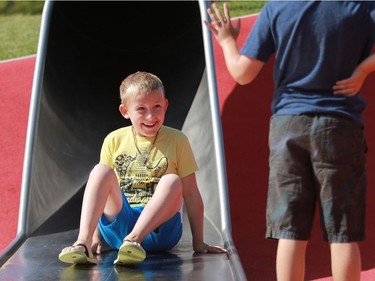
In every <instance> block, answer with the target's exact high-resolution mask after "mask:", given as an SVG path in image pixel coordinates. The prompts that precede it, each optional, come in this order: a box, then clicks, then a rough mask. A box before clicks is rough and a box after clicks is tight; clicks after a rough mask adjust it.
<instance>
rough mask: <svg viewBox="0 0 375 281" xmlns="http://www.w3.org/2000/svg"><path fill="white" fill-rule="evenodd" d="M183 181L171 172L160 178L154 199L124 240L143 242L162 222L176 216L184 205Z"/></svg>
mask: <svg viewBox="0 0 375 281" xmlns="http://www.w3.org/2000/svg"><path fill="white" fill-rule="evenodd" d="M182 191H183V187H182V181H181V179H180V178H179V177H178V176H177V175H173V174H169V175H165V176H163V177H162V178H161V179H160V182H159V183H158V186H157V188H156V190H155V193H154V195H153V196H152V199H151V200H150V201H149V202H148V203H147V205H146V207H145V208H144V209H143V211H142V213H141V215H140V216H139V218H138V221H137V223H136V224H135V226H134V228H133V230H132V231H131V232H130V233H129V234H128V235H127V236H126V237H125V239H124V240H129V241H133V242H138V243H141V242H142V241H143V240H144V239H145V237H146V236H147V235H148V234H149V233H151V232H152V231H153V230H154V229H155V228H157V227H158V226H159V225H160V224H162V223H163V222H165V221H167V220H168V219H170V218H171V217H172V216H174V215H175V214H176V213H177V212H178V211H179V210H180V209H181V206H182V201H183V192H182Z"/></svg>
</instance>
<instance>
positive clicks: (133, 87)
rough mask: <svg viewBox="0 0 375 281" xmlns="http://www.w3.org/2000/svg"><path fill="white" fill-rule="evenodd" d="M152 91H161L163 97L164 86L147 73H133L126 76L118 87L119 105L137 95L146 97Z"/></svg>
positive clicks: (158, 79)
mask: <svg viewBox="0 0 375 281" xmlns="http://www.w3.org/2000/svg"><path fill="white" fill-rule="evenodd" d="M153 91H162V92H163V95H164V97H165V93H164V85H163V82H162V81H161V80H160V78H159V77H157V76H156V75H154V74H152V73H149V72H144V71H138V72H135V73H133V74H130V75H129V76H127V77H126V78H125V79H124V80H123V81H122V83H121V85H120V99H121V103H122V104H125V102H126V100H127V99H128V98H129V97H134V96H136V95H137V94H145V95H147V94H149V93H151V92H153Z"/></svg>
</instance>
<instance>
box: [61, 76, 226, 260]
mask: <svg viewBox="0 0 375 281" xmlns="http://www.w3.org/2000/svg"><path fill="white" fill-rule="evenodd" d="M120 96H121V104H120V106H119V110H120V113H121V114H122V116H123V117H124V118H126V119H130V121H131V123H132V125H131V126H127V127H124V128H120V129H118V130H115V131H113V132H112V133H110V134H109V135H108V136H107V137H106V138H105V140H104V142H103V145H102V150H101V154H100V163H99V164H97V165H96V166H95V167H94V168H93V170H92V171H91V173H90V176H89V179H88V182H87V185H86V189H85V193H84V197H83V204H82V213H81V221H80V227H79V234H78V238H77V241H76V242H75V243H74V244H73V246H70V247H66V248H64V249H63V250H62V252H61V253H60V255H59V259H60V260H61V261H63V262H67V263H96V259H95V258H94V257H93V252H92V251H94V252H96V253H98V254H100V252H101V246H100V241H99V232H100V234H101V236H102V237H103V238H104V240H105V241H106V242H107V244H109V245H110V246H111V247H112V248H114V249H119V252H118V257H117V259H116V260H115V262H114V263H115V264H118V265H132V264H138V263H141V262H143V260H144V259H145V258H146V251H162V250H169V249H171V248H172V247H174V246H175V245H176V244H177V243H178V241H179V240H180V238H181V235H182V213H181V212H182V205H183V203H184V204H185V208H186V210H187V215H188V218H189V222H190V226H191V231H192V237H193V241H192V242H193V250H194V251H195V252H200V253H207V252H212V253H225V252H226V250H225V249H224V248H222V247H219V246H211V245H208V244H206V243H205V242H204V241H203V212H204V206H203V201H202V198H201V195H200V192H199V189H198V187H197V182H196V177H195V172H196V171H197V170H198V167H197V164H196V162H195V158H194V155H193V152H192V150H191V147H190V144H189V141H188V139H187V137H186V136H185V135H184V134H183V133H182V132H181V131H179V130H176V129H173V128H170V127H167V126H164V125H163V122H164V118H165V112H166V110H167V108H168V100H167V99H166V98H165V93H164V86H163V83H162V81H161V80H160V79H159V78H158V77H157V76H155V75H153V74H151V73H147V72H136V73H134V74H131V75H129V76H128V77H127V78H125V80H124V81H123V82H122V84H121V86H120Z"/></svg>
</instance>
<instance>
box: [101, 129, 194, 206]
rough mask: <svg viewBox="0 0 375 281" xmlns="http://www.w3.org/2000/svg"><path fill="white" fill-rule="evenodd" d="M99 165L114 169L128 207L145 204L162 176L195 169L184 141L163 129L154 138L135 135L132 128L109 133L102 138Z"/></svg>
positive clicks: (186, 174)
mask: <svg viewBox="0 0 375 281" xmlns="http://www.w3.org/2000/svg"><path fill="white" fill-rule="evenodd" d="M100 163H102V164H105V165H107V166H109V167H111V168H112V169H114V171H115V173H116V175H117V179H118V181H119V185H120V188H121V189H122V191H123V192H124V194H125V196H126V198H127V199H128V202H129V204H130V205H131V206H140V205H146V204H147V202H148V201H149V200H150V198H151V197H152V195H153V194H154V192H155V188H156V185H157V184H158V182H159V180H160V178H161V177H162V176H163V175H166V174H176V175H178V176H179V177H181V178H182V177H185V176H188V175H190V174H192V173H194V172H196V171H197V170H198V166H197V163H196V161H195V158H194V154H193V152H192V149H191V146H190V143H189V140H188V138H187V137H186V136H185V135H184V134H183V133H182V132H181V131H179V130H177V129H173V128H170V127H167V126H163V127H161V128H160V130H159V133H158V135H157V136H156V138H155V137H152V138H148V137H141V136H135V135H134V134H133V132H132V126H128V127H124V128H121V129H118V130H115V131H113V132H111V133H110V134H109V135H108V136H107V137H106V138H105V139H104V142H103V145H102V150H101V153H100Z"/></svg>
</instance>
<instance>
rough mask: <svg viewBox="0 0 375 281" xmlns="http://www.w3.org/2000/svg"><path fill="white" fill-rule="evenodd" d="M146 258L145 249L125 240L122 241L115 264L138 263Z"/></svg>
mask: <svg viewBox="0 0 375 281" xmlns="http://www.w3.org/2000/svg"><path fill="white" fill-rule="evenodd" d="M145 258H146V252H145V250H144V249H143V248H142V247H141V246H140V245H138V244H134V243H133V242H131V241H127V240H125V241H124V243H122V245H121V247H120V249H119V251H118V257H117V259H116V260H115V261H114V264H115V265H136V264H140V263H141V262H143V261H144V260H145Z"/></svg>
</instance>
